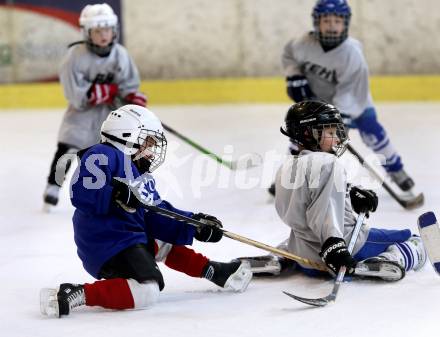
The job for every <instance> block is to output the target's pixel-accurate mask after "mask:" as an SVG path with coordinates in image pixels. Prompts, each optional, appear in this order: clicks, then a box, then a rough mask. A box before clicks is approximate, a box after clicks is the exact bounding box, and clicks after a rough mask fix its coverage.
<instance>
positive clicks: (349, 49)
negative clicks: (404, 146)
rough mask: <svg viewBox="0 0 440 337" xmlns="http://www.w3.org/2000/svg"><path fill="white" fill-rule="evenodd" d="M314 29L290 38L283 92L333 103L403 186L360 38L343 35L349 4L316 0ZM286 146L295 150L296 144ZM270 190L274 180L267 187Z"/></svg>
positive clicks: (406, 184)
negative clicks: (379, 115) (375, 101)
mask: <svg viewBox="0 0 440 337" xmlns="http://www.w3.org/2000/svg"><path fill="white" fill-rule="evenodd" d="M312 17H313V26H314V31H313V32H309V33H307V34H305V35H304V36H302V37H301V38H299V39H295V40H291V41H289V42H288V43H287V45H286V46H285V48H284V51H283V55H282V66H283V69H284V73H285V76H286V84H287V94H288V95H289V97H290V98H291V99H292V100H293V101H294V102H301V101H304V100H309V99H314V98H317V99H320V100H323V101H326V102H328V103H331V104H333V105H334V106H336V107H337V108H338V109H339V111H341V114H342V115H343V118H344V123H345V125H346V126H348V127H350V128H357V129H358V130H359V132H360V135H361V138H362V140H363V141H364V143H365V144H366V145H367V146H368V147H369V148H371V149H372V150H373V151H374V152H375V153H377V154H379V155H381V156H382V157H383V158H385V164H384V168H385V170H386V172H387V173H388V175H389V176H390V178H391V180H392V181H393V182H394V183H396V184H397V185H398V186H399V188H400V189H401V190H402V191H409V190H411V189H412V188H413V186H414V181H413V180H412V179H411V178H410V177H409V176H408V174H407V173H406V172H405V170H404V169H403V164H402V161H401V158H400V155H399V154H398V153H397V151H396V149H395V148H394V146H393V145H392V144H391V142H390V140H389V138H388V135H387V133H386V131H385V129H384V128H383V126H382V125H381V124H380V123H379V121H378V119H377V116H376V110H375V108H374V105H373V100H372V98H371V94H370V89H369V83H368V66H367V63H366V61H365V58H364V55H363V53H362V46H361V44H360V42H359V41H357V40H356V39H353V38H351V37H349V36H348V29H349V25H350V17H351V9H350V7H349V5H348V3H347V1H346V0H319V1H318V2H317V3H316V5H315V7H314V8H313V12H312ZM290 150H291V151H294V152H296V151H297V148H296V146H295V144H291V145H290ZM269 192H270V193H271V194H274V193H275V190H274V186H271V188H270V189H269Z"/></svg>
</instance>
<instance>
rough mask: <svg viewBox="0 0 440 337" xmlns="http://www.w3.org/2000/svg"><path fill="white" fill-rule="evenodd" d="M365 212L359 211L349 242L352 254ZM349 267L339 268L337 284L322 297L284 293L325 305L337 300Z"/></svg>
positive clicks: (304, 300)
mask: <svg viewBox="0 0 440 337" xmlns="http://www.w3.org/2000/svg"><path fill="white" fill-rule="evenodd" d="M364 218H365V213H362V212H361V213H359V216H358V218H357V221H356V225H355V227H354V229H353V234H352V235H351V239H350V243H349V244H348V252H349V253H350V254H351V253H352V252H353V249H354V245H355V243H356V240H357V238H358V236H359V232H360V231H361V227H362V224H363V222H364ZM346 270H347V268H346V267H345V266H342V267H341V268H340V269H339V272H338V276H337V277H336V280H335V284H334V285H333V289H332V292H331V293H330V294H329V295H327V296H325V297H321V298H304V297H300V296H296V295H293V294H290V293H288V292H286V291H283V293H284V294H286V295H287V296H290V297H292V298H294V299H295V300H297V301H300V302H303V303H305V304H309V305H313V306H315V307H324V306H326V305H327V304H329V303H331V302H334V301H336V296H337V295H338V291H339V287H340V286H341V284H342V282H343V281H344V275H345V272H346Z"/></svg>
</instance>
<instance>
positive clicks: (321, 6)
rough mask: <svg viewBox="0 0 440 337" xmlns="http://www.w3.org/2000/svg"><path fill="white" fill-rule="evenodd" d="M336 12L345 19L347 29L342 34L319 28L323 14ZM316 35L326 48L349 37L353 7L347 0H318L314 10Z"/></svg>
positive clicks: (335, 45) (334, 45)
mask: <svg viewBox="0 0 440 337" xmlns="http://www.w3.org/2000/svg"><path fill="white" fill-rule="evenodd" d="M330 14H334V15H336V16H340V17H342V18H343V19H344V23H345V29H344V31H343V32H342V33H341V34H338V35H335V34H334V33H331V32H330V33H325V32H324V33H323V32H321V31H320V29H319V21H320V19H321V17H322V16H326V15H330ZM312 17H313V27H314V33H315V36H316V37H317V38H318V40H319V42H320V43H321V45H322V46H323V47H324V49H332V48H335V47H337V46H339V45H340V44H341V43H342V42H344V41H345V39H346V38H347V37H348V27H349V25H350V18H351V9H350V6H349V5H348V3H347V1H346V0H318V1H317V3H316V5H315V7H314V8H313V12H312Z"/></svg>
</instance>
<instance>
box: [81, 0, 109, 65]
mask: <svg viewBox="0 0 440 337" xmlns="http://www.w3.org/2000/svg"><path fill="white" fill-rule="evenodd" d="M79 25H80V27H81V29H82V32H83V35H84V39H85V41H86V43H87V46H88V47H89V49H91V51H92V52H94V53H96V54H98V55H103V56H105V55H106V54H109V53H110V51H111V48H112V46H113V42H114V41H115V39H117V36H118V17H117V16H116V15H115V12H114V11H113V9H112V8H111V7H110V6H109V5H108V4H106V3H102V4H95V5H87V6H85V7H84V8H83V10H82V11H81V14H80V17H79ZM106 27H110V28H112V29H113V40H112V42H111V43H110V45H109V46H108V47H99V46H96V45H95V44H93V43H92V40H91V37H90V30H91V29H93V28H106Z"/></svg>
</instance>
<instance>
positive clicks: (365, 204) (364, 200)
mask: <svg viewBox="0 0 440 337" xmlns="http://www.w3.org/2000/svg"><path fill="white" fill-rule="evenodd" d="M350 199H351V206H352V207H353V211H355V212H356V213H358V214H359V213H360V212H365V213H366V216H367V217H368V212H374V211H375V210H376V208H377V204H378V203H379V199H378V198H377V195H376V193H375V192H374V191H372V190H363V189H361V188H359V187H356V186H352V187H351V190H350Z"/></svg>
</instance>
